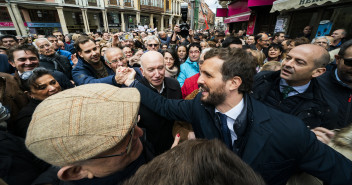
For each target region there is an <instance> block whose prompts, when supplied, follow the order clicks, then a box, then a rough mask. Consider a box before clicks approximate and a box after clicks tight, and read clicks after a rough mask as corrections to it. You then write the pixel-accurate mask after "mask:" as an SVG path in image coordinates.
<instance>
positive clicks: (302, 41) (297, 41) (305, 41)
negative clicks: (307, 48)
mask: <svg viewBox="0 0 352 185" xmlns="http://www.w3.org/2000/svg"><path fill="white" fill-rule="evenodd" d="M293 42H294V43H295V46H299V45H303V44H310V41H309V39H307V38H306V37H298V38H295V39H294V40H293Z"/></svg>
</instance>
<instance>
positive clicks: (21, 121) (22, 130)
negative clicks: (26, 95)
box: [13, 98, 42, 138]
mask: <svg viewBox="0 0 352 185" xmlns="http://www.w3.org/2000/svg"><path fill="white" fill-rule="evenodd" d="M40 102H42V101H40V100H35V99H32V98H30V100H29V103H28V104H27V105H26V106H25V107H23V108H22V109H21V111H20V112H19V113H18V115H17V117H16V121H15V124H14V126H13V127H14V129H13V134H14V135H16V136H18V137H21V138H26V134H27V129H28V126H29V123H30V122H31V120H32V115H33V113H34V110H35V108H37V106H38V105H39V103H40Z"/></svg>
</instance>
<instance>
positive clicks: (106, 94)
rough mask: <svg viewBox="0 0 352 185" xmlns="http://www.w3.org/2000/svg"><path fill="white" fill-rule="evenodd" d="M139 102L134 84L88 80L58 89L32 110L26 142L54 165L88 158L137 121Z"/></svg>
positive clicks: (113, 143)
mask: <svg viewBox="0 0 352 185" xmlns="http://www.w3.org/2000/svg"><path fill="white" fill-rule="evenodd" d="M139 104H140V94H139V92H138V90H137V89H135V88H118V87H115V86H112V85H108V84H88V85H82V86H79V87H75V88H72V89H68V90H65V91H62V92H60V93H57V94H55V95H53V96H50V97H48V98H47V99H45V100H44V101H43V102H42V103H40V104H39V105H38V107H37V108H36V110H35V111H34V114H33V116H32V121H31V123H30V125H29V127H28V131H27V137H26V146H27V148H28V149H29V150H30V151H31V152H32V153H34V154H35V155H36V156H37V157H39V158H40V159H42V160H44V161H46V162H47V163H50V164H52V165H55V166H64V165H70V164H73V163H75V162H79V161H83V160H87V159H90V158H92V157H95V156H97V155H98V154H100V153H102V152H105V151H107V150H109V149H111V148H113V147H114V146H116V145H117V144H119V142H120V141H121V140H122V139H123V138H124V137H125V136H126V135H127V134H128V133H129V131H130V129H131V128H132V126H133V124H134V123H135V122H136V121H137V116H138V109H139Z"/></svg>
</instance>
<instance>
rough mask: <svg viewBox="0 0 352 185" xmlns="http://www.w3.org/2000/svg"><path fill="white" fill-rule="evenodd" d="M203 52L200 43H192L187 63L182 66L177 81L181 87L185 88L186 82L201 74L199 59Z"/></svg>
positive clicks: (189, 47)
mask: <svg viewBox="0 0 352 185" xmlns="http://www.w3.org/2000/svg"><path fill="white" fill-rule="evenodd" d="M201 52H202V47H201V46H200V44H199V43H196V42H195V43H192V44H190V45H189V46H188V58H187V60H186V61H185V63H183V64H181V66H180V74H179V75H178V77H177V81H178V82H179V83H180V86H181V87H182V86H183V83H184V82H185V80H186V79H187V78H189V77H191V76H193V75H195V74H198V73H199V64H198V62H199V58H200V53H201Z"/></svg>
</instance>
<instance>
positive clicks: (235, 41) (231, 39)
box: [222, 37, 242, 48]
mask: <svg viewBox="0 0 352 185" xmlns="http://www.w3.org/2000/svg"><path fill="white" fill-rule="evenodd" d="M231 44H241V45H242V41H241V40H240V39H239V38H238V37H228V38H226V39H225V40H224V42H222V47H223V48H226V47H229V46H230V45H231Z"/></svg>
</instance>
